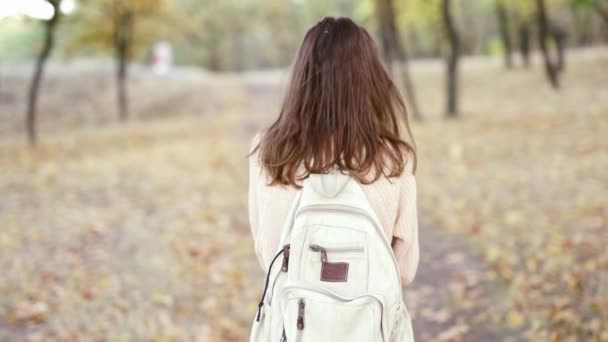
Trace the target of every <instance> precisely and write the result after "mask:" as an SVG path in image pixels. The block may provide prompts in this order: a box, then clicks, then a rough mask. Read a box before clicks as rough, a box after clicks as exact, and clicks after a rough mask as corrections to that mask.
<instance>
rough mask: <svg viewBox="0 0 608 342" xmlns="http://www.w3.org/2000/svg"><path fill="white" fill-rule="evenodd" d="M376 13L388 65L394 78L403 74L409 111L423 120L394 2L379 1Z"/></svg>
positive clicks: (383, 51)
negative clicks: (397, 22) (396, 21)
mask: <svg viewBox="0 0 608 342" xmlns="http://www.w3.org/2000/svg"><path fill="white" fill-rule="evenodd" d="M376 13H377V17H378V23H379V26H380V43H381V49H382V55H383V57H384V59H385V62H386V65H387V67H388V68H389V70H390V72H391V74H392V75H393V76H395V75H398V74H399V71H400V72H401V79H402V81H403V86H404V88H405V96H406V99H407V103H408V105H409V109H411V111H412V115H413V117H414V118H415V119H417V120H421V119H422V114H421V113H420V110H419V108H418V102H417V100H416V94H415V91H414V85H413V83H412V80H411V77H410V75H409V68H408V63H407V62H408V58H407V53H406V51H405V47H404V46H403V44H402V43H401V40H400V38H399V32H398V31H397V25H396V24H395V9H394V7H393V1H392V0H377V1H376Z"/></svg>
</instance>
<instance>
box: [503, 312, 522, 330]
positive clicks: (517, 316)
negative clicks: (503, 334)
mask: <svg viewBox="0 0 608 342" xmlns="http://www.w3.org/2000/svg"><path fill="white" fill-rule="evenodd" d="M505 321H506V324H507V326H508V327H509V328H514V329H516V328H519V327H521V326H522V325H523V324H524V323H525V321H526V319H525V317H524V315H522V314H521V313H520V312H518V311H509V313H507V316H506V318H505Z"/></svg>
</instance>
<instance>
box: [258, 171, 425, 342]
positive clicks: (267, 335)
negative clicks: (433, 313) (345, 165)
mask: <svg viewBox="0 0 608 342" xmlns="http://www.w3.org/2000/svg"><path fill="white" fill-rule="evenodd" d="M285 341H289V342H291V341H294V342H342V341H348V342H359V341H360V342H381V341H382V342H393V341H399V342H401V341H406V342H409V341H414V337H413V333H412V326H411V320H410V316H409V314H408V312H407V309H406V307H405V304H404V303H403V299H402V293H401V281H400V277H399V268H398V267H397V262H396V260H395V257H394V255H393V253H392V251H391V246H390V242H389V241H388V240H387V238H386V236H385V234H384V232H383V230H382V227H381V225H380V223H379V220H378V218H377V217H376V215H375V213H374V211H373V210H372V208H371V206H370V204H369V202H368V201H367V198H366V197H365V194H364V193H363V190H362V188H361V186H360V185H359V184H358V182H357V181H356V180H355V179H353V178H351V177H349V176H347V175H343V174H341V173H330V174H323V175H320V174H312V175H310V177H308V178H307V179H306V180H305V181H304V183H303V187H302V190H300V191H299V192H298V195H297V196H296V200H295V201H294V204H293V205H292V207H291V210H290V212H289V215H288V219H287V222H286V223H285V226H284V227H283V232H282V236H281V248H280V250H279V251H278V252H277V255H276V256H275V257H274V259H273V261H272V263H271V265H270V267H269V270H268V274H267V277H266V285H265V287H264V294H263V295H262V299H261V301H260V303H259V305H258V311H257V313H256V317H255V319H254V322H253V327H252V331H251V337H250V342H285Z"/></svg>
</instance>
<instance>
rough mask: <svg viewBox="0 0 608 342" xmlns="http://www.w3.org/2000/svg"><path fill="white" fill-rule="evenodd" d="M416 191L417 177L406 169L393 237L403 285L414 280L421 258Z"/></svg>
mask: <svg viewBox="0 0 608 342" xmlns="http://www.w3.org/2000/svg"><path fill="white" fill-rule="evenodd" d="M416 193H417V189H416V178H415V177H414V174H413V173H412V172H411V171H410V170H406V171H404V173H403V174H402V175H401V177H400V179H399V210H398V213H397V219H396V222H395V230H394V231H393V239H392V248H393V253H394V254H395V257H396V259H397V262H398V264H399V271H400V273H401V281H402V283H403V285H407V284H409V283H411V282H412V281H413V280H414V276H415V275H416V270H417V269H418V261H419V258H420V247H419V245H418V210H417V204H416Z"/></svg>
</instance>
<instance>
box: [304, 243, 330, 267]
mask: <svg viewBox="0 0 608 342" xmlns="http://www.w3.org/2000/svg"><path fill="white" fill-rule="evenodd" d="M308 248H310V250H311V251H313V252H321V262H322V263H324V264H325V263H327V251H326V250H325V248H323V247H321V246H319V245H310V246H308Z"/></svg>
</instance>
